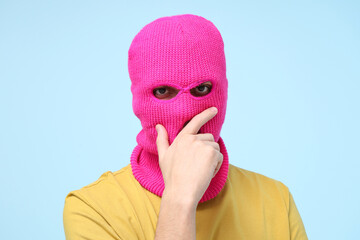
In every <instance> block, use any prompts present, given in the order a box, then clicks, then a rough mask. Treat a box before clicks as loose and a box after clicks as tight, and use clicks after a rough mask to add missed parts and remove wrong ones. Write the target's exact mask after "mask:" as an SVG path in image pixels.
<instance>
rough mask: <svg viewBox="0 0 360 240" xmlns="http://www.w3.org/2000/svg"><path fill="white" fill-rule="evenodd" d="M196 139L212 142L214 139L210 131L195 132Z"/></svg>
mask: <svg viewBox="0 0 360 240" xmlns="http://www.w3.org/2000/svg"><path fill="white" fill-rule="evenodd" d="M196 139H198V140H202V141H212V142H214V141H215V139H214V135H212V134H211V133H198V134H196Z"/></svg>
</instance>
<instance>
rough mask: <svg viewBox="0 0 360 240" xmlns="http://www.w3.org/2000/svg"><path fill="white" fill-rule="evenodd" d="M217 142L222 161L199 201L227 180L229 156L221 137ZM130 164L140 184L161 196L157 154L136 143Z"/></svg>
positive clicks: (210, 194) (209, 195) (216, 191)
mask: <svg viewBox="0 0 360 240" xmlns="http://www.w3.org/2000/svg"><path fill="white" fill-rule="evenodd" d="M218 144H219V146H220V152H221V153H222V154H223V163H222V165H221V167H220V169H219V171H218V172H217V174H216V175H215V177H214V178H213V179H212V180H211V182H210V185H209V187H208V188H207V190H206V191H205V193H204V195H203V197H202V198H201V200H200V201H199V203H202V202H205V201H208V200H210V199H212V198H214V197H216V196H217V195H218V194H219V193H220V191H221V190H222V189H223V187H224V185H225V183H226V180H227V176H228V172H229V156H228V153H227V150H226V147H225V143H224V141H223V139H222V138H221V137H219V140H218ZM130 164H131V169H132V173H133V175H134V177H135V179H136V180H137V181H138V182H139V183H140V185H141V186H143V187H144V188H145V189H147V190H148V191H150V192H152V193H154V194H156V195H157V196H159V197H162V194H163V191H164V189H165V184H164V179H163V176H162V172H161V169H160V166H159V161H158V155H155V154H152V153H149V152H146V151H145V150H144V149H143V148H142V146H140V145H137V146H136V147H135V148H134V150H133V151H132V154H131V157H130Z"/></svg>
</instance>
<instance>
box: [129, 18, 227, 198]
mask: <svg viewBox="0 0 360 240" xmlns="http://www.w3.org/2000/svg"><path fill="white" fill-rule="evenodd" d="M128 54H129V56H128V69H129V76H130V79H131V92H132V94H133V101H132V106H133V111H134V113H135V115H136V116H137V117H138V118H139V119H140V122H141V125H142V130H141V131H140V132H139V133H138V135H137V137H136V141H137V143H138V145H137V146H136V147H135V148H134V150H133V152H132V154H131V158H130V163H131V168H132V172H133V175H134V177H135V178H136V179H137V181H138V182H139V183H140V184H141V185H142V186H143V187H144V188H146V189H147V190H149V191H150V192H152V193H154V194H156V195H158V196H160V197H161V196H162V193H163V191H164V188H165V185H164V180H163V176H162V172H161V169H160V167H159V160H158V153H157V146H156V138H157V132H156V129H155V126H156V124H159V123H160V124H162V125H163V126H164V127H165V128H166V130H167V132H168V137H169V144H172V142H173V141H174V139H175V138H176V136H177V134H178V133H179V132H180V131H181V129H182V128H183V126H184V124H185V123H186V122H187V121H189V120H191V119H192V118H193V117H194V116H195V115H197V114H199V113H200V112H202V111H204V110H205V109H207V108H209V107H212V106H215V107H216V108H217V109H218V113H217V115H216V116H215V117H214V118H212V119H211V120H209V121H208V122H207V123H205V124H204V125H203V126H202V127H201V129H200V132H199V133H211V134H213V136H214V139H215V141H216V142H217V143H218V144H219V145H220V152H221V153H222V154H223V157H224V158H223V163H222V165H221V168H220V169H219V171H218V172H217V174H216V175H215V176H214V178H212V180H211V182H210V185H209V187H208V188H207V190H206V191H205V193H204V195H203V197H202V198H201V200H200V201H199V203H201V202H204V201H207V200H210V199H212V198H214V197H215V196H216V195H217V194H218V193H219V192H220V191H221V189H222V188H223V187H224V185H225V182H226V179H227V176H228V169H229V161H228V154H227V150H226V148H225V144H224V141H223V139H222V138H221V137H220V131H221V127H222V125H223V123H224V120H225V113H226V104H227V92H228V81H227V78H226V63H225V54H224V43H223V39H222V37H221V35H220V32H219V30H218V29H217V28H216V27H215V25H214V24H213V23H212V22H210V21H209V20H207V19H205V18H203V17H201V16H197V15H192V14H183V15H175V16H167V17H161V18H158V19H156V20H154V21H153V22H151V23H149V24H147V25H146V26H145V27H143V28H142V29H141V30H140V32H139V33H138V34H137V35H136V36H135V38H134V39H133V41H132V43H131V45H130V49H129V52H128ZM207 81H211V83H212V88H211V92H210V93H208V94H207V95H205V96H201V97H199V96H195V95H192V93H191V92H190V89H192V88H195V87H197V86H198V85H200V84H201V83H204V82H207ZM161 86H170V87H173V88H176V89H178V90H179V92H178V93H177V95H176V96H175V97H173V98H171V99H168V100H164V99H158V98H156V97H155V96H154V93H153V90H154V89H155V88H158V87H161Z"/></svg>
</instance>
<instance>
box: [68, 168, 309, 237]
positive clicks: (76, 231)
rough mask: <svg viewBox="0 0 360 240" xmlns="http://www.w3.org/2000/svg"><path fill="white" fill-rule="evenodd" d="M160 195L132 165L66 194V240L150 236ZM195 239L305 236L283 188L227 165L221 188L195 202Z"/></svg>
mask: <svg viewBox="0 0 360 240" xmlns="http://www.w3.org/2000/svg"><path fill="white" fill-rule="evenodd" d="M160 202H161V198H160V197H159V196H157V195H155V194H153V193H151V192H150V191H148V190H146V189H145V188H143V187H142V186H141V185H140V184H139V182H138V181H137V180H136V179H135V178H134V176H133V174H132V171H131V165H130V164H128V165H127V166H126V167H124V168H122V169H120V170H118V171H116V172H111V171H108V172H105V173H104V174H102V175H101V177H100V178H99V179H98V180H97V181H95V182H93V183H91V184H89V185H87V186H85V187H83V188H81V189H79V190H74V191H72V192H70V193H69V194H68V195H67V196H66V198H65V205H64V211H63V223H64V230H65V236H66V239H67V240H80V239H81V240H85V239H86V240H110V239H117V240H118V239H123V240H132V239H154V238H155V232H156V224H157V219H158V216H159V210H160ZM196 239H198V240H201V239H206V240H208V239H221V240H228V239H231V240H233V239H246V240H257V239H276V240H283V239H284V240H285V239H292V240H293V239H297V240H304V239H308V238H307V235H306V232H305V228H304V225H303V222H302V220H301V217H300V214H299V212H298V210H297V208H296V205H295V202H294V199H293V197H292V195H291V193H290V192H289V189H288V187H287V186H285V185H284V184H283V183H282V182H280V181H277V180H274V179H272V178H269V177H266V176H264V175H261V174H259V173H255V172H252V171H249V170H245V169H242V168H239V167H236V166H234V165H232V164H229V174H228V178H227V181H226V184H225V186H224V188H223V189H222V190H221V192H220V193H219V194H218V195H217V196H216V197H215V198H213V199H211V200H208V201H206V202H203V203H200V204H198V207H197V210H196Z"/></svg>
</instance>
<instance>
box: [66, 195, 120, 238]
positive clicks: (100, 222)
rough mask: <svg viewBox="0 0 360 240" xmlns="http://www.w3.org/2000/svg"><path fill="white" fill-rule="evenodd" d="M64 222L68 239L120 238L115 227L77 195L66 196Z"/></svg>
mask: <svg viewBox="0 0 360 240" xmlns="http://www.w3.org/2000/svg"><path fill="white" fill-rule="evenodd" d="M63 224H64V231H65V237H66V240H85V239H86V240H120V239H121V238H120V237H119V236H118V235H117V233H116V232H115V231H114V229H113V228H112V227H111V226H110V225H109V224H108V223H107V222H106V220H105V219H104V218H103V217H102V216H101V215H100V214H99V213H98V212H97V211H96V210H95V209H93V208H92V207H91V206H89V205H88V204H87V203H86V202H84V201H83V200H82V199H80V198H79V197H77V196H76V195H68V196H67V197H66V198H65V205H64V210H63Z"/></svg>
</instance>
